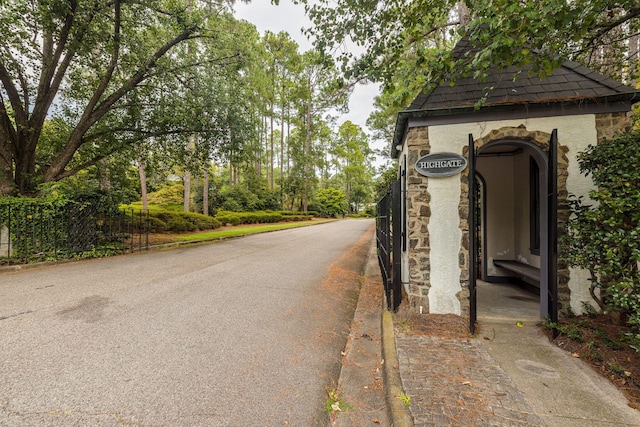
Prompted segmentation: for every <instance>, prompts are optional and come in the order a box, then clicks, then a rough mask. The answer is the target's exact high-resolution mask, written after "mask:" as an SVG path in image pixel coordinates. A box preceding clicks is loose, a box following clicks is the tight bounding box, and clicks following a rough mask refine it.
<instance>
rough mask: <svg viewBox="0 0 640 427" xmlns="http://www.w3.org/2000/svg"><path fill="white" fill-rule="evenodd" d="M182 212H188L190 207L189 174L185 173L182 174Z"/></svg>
mask: <svg viewBox="0 0 640 427" xmlns="http://www.w3.org/2000/svg"><path fill="white" fill-rule="evenodd" d="M183 196H184V197H183V201H182V205H183V210H184V211H185V212H189V209H190V207H191V172H189V171H185V173H184V194H183Z"/></svg>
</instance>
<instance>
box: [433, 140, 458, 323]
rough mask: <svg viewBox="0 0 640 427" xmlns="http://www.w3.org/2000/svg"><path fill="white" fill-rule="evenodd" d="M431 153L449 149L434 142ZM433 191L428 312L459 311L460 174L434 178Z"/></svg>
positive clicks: (456, 312)
mask: <svg viewBox="0 0 640 427" xmlns="http://www.w3.org/2000/svg"><path fill="white" fill-rule="evenodd" d="M431 147H432V152H433V153H437V152H439V151H446V150H444V149H441V148H440V147H438V146H437V145H435V146H434V145H433V143H432V145H431ZM429 193H430V194H431V204H430V206H431V218H430V219H429V226H428V230H429V241H430V245H431V252H430V260H431V272H430V278H431V289H430V290H429V312H430V313H436V314H442V313H455V314H458V315H459V314H460V301H458V298H457V297H456V293H458V292H460V290H462V288H461V286H460V266H459V265H458V253H459V252H460V250H461V248H460V241H461V239H462V230H460V216H459V213H458V204H459V202H460V193H461V190H460V176H459V175H455V176H452V177H447V178H438V179H435V178H432V179H430V180H429Z"/></svg>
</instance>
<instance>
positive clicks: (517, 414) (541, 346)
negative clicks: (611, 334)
mask: <svg viewBox="0 0 640 427" xmlns="http://www.w3.org/2000/svg"><path fill="white" fill-rule="evenodd" d="M537 299H538V297H537V296H536V295H532V294H531V293H528V292H526V291H524V290H522V289H520V288H518V287H515V286H509V285H497V284H489V283H484V282H478V307H479V308H480V310H479V316H478V320H479V324H480V330H479V333H478V336H477V338H470V339H466V338H447V339H445V338H439V337H435V336H412V335H411V333H408V334H396V337H395V338H396V339H395V341H396V346H397V349H396V351H397V354H398V359H399V373H400V377H401V380H402V386H403V388H404V390H405V393H406V394H407V395H408V396H409V397H410V402H411V404H410V406H409V410H410V412H411V416H412V418H413V423H414V425H416V426H563V427H564V426H576V427H578V426H581V427H589V426H594V427H595V426H598V427H604V426H611V427H613V426H640V412H638V411H636V410H634V409H632V408H630V407H629V406H628V405H627V400H626V398H625V397H624V396H623V395H622V393H620V392H619V391H618V390H617V389H616V388H615V387H614V386H613V385H612V384H611V383H610V382H609V381H607V380H606V379H605V378H603V377H602V376H600V375H599V374H598V373H596V372H594V371H593V369H592V368H591V367H590V366H587V365H586V364H584V363H583V362H582V361H581V360H580V359H576V358H574V357H572V356H571V355H570V354H568V353H567V352H565V351H563V350H561V349H559V348H557V347H556V346H554V345H553V344H551V343H549V341H548V339H547V338H546V337H545V336H543V335H542V334H540V332H539V329H538V327H537V326H536V324H537V323H538V322H539V315H538V302H537ZM383 328H384V323H383ZM383 333H384V331H383ZM400 335H403V336H400ZM392 423H393V425H396V426H398V425H407V424H401V423H395V422H393V420H392Z"/></svg>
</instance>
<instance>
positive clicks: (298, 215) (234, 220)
mask: <svg viewBox="0 0 640 427" xmlns="http://www.w3.org/2000/svg"><path fill="white" fill-rule="evenodd" d="M131 208H134V209H139V206H137V205H135V206H132V205H126V206H125V205H123V206H121V209H123V210H126V209H131ZM311 218H313V213H311V212H292V211H256V212H231V211H219V212H218V214H217V215H216V216H215V217H211V216H206V215H202V214H198V213H193V212H176V211H172V210H166V209H163V208H160V207H158V206H149V229H150V231H151V232H155V233H162V232H165V233H167V232H168V233H170V232H174V233H178V232H185V231H202V230H213V229H216V228H218V227H221V226H223V225H227V224H231V225H244V224H267V223H274V222H281V221H307V220H309V219H311Z"/></svg>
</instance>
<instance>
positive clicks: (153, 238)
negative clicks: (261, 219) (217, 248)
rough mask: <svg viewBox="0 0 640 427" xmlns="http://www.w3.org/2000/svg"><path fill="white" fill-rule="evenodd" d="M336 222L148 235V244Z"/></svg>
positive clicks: (214, 238)
mask: <svg viewBox="0 0 640 427" xmlns="http://www.w3.org/2000/svg"><path fill="white" fill-rule="evenodd" d="M331 221H336V220H335V219H315V220H311V221H296V222H279V223H275V224H251V225H237V226H227V227H221V228H218V229H216V230H210V231H199V232H195V233H181V234H174V233H170V234H169V233H167V234H162V235H158V234H155V233H154V234H150V235H149V243H150V244H154V243H178V242H197V241H206V240H217V239H224V238H229V237H235V236H244V235H247V234H253V233H264V232H266V231H274V230H285V229H288V228H296V227H305V226H308V225H316V224H323V223H326V222H331Z"/></svg>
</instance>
